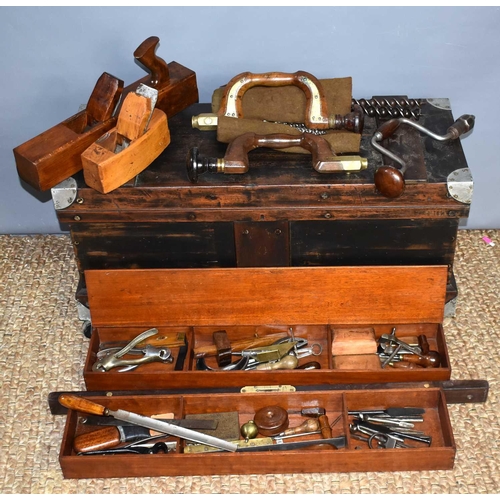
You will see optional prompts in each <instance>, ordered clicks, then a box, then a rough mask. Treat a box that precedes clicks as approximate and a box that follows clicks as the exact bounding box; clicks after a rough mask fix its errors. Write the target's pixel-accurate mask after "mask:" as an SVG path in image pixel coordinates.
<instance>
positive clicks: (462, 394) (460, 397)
mask: <svg viewBox="0 0 500 500" xmlns="http://www.w3.org/2000/svg"><path fill="white" fill-rule="evenodd" d="M417 388H420V389H428V388H440V389H442V390H443V392H444V395H445V397H446V404H449V405H451V404H466V403H470V404H475V403H485V402H486V401H487V400H488V392H489V383H488V381H487V380H435V381H428V382H397V383H386V384H331V385H313V386H309V387H303V386H296V389H297V390H298V391H302V390H309V391H325V390H327V391H329V392H335V391H347V390H351V391H359V390H383V391H386V390H388V389H417ZM106 392H108V391H98V390H97V391H78V392H76V393H75V394H76V395H77V396H81V397H82V398H93V397H103V396H105V395H106ZM189 392H190V393H193V394H200V393H206V389H196V388H191V389H190V391H189ZM217 392H219V393H223V394H227V393H231V392H238V393H239V392H240V388H238V387H221V388H219V390H218V391H217ZM61 394H67V392H50V393H49V395H48V398H47V402H48V405H49V409H50V412H51V414H52V415H66V414H67V413H68V409H67V408H65V407H64V406H62V405H61V404H60V403H59V396H60V395H61ZM169 394H186V390H185V389H156V390H139V389H137V390H134V391H130V390H129V391H113V393H112V395H114V396H122V397H125V398H130V397H132V396H161V395H169Z"/></svg>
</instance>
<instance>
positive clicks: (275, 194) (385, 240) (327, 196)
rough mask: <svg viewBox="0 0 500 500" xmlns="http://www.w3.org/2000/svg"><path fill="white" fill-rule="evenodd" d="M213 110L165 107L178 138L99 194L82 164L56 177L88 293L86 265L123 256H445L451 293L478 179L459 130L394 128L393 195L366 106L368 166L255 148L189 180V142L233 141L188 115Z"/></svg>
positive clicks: (435, 105)
mask: <svg viewBox="0 0 500 500" xmlns="http://www.w3.org/2000/svg"><path fill="white" fill-rule="evenodd" d="M420 102H421V107H420V116H419V121H418V123H419V124H420V125H423V126H425V127H427V128H428V129H432V130H438V131H444V130H446V129H447V127H449V126H450V125H451V124H452V123H453V121H454V120H453V117H452V112H451V110H450V109H449V103H448V101H447V100H446V99H429V100H421V101H420ZM209 110H210V105H209V104H195V105H192V106H190V107H188V108H187V109H185V110H184V111H182V112H180V113H179V114H177V115H176V116H174V117H172V118H171V119H169V127H170V131H171V144H170V146H169V147H168V148H167V149H166V150H165V151H164V152H163V153H162V154H161V155H160V157H159V158H158V159H157V160H155V161H154V162H153V163H152V164H151V165H150V166H149V167H148V168H147V169H146V170H145V171H143V172H142V173H141V174H139V175H138V176H137V177H136V178H135V179H134V180H133V182H130V183H128V184H126V185H124V186H123V187H121V188H119V189H116V190H115V191H112V192H110V193H108V194H101V193H99V192H97V191H95V190H93V189H91V188H88V187H86V185H85V182H84V180H83V175H82V173H81V172H80V173H79V174H76V175H75V176H74V181H73V182H72V183H63V186H57V187H56V188H54V189H53V196H54V201H55V205H56V208H57V216H58V218H59V221H60V222H61V223H62V224H67V225H69V228H70V230H71V237H72V241H73V244H74V249H75V254H76V258H77V262H78V266H79V269H80V272H81V276H82V282H81V285H80V287H79V293H78V296H79V299H80V300H81V302H82V303H84V304H86V301H87V297H86V289H85V282H84V280H83V275H84V272H85V271H87V270H97V269H102V270H104V269H123V268H133V269H137V268H139V269H153V268H165V269H167V268H235V267H269V266H271V267H287V266H291V267H304V266H364V265H376V266H378V265H381V266H384V265H445V266H448V279H447V300H446V302H447V303H450V301H452V299H454V298H455V297H456V295H457V290H456V284H455V281H454V278H453V258H454V252H455V244H456V235H457V229H458V225H459V222H460V218H464V217H467V215H468V213H469V203H470V193H471V189H472V187H471V185H472V183H471V182H469V183H467V182H465V183H464V182H461V181H460V178H461V177H460V175H459V174H463V173H464V172H465V173H467V172H468V169H467V163H466V160H465V157H464V154H463V151H462V147H461V144H460V141H459V140H456V141H451V142H447V143H445V144H442V143H440V142H437V141H434V140H432V139H431V138H430V137H427V136H425V135H423V134H420V133H419V132H418V131H417V130H414V129H412V128H410V127H401V130H399V131H396V133H395V134H394V135H393V136H392V137H391V138H390V139H388V140H387V141H386V143H387V147H388V148H389V149H390V150H391V151H392V152H393V153H395V154H398V155H400V156H401V157H402V158H403V159H405V160H408V159H410V161H408V170H407V172H406V174H405V177H406V190H405V192H404V194H403V196H400V197H399V198H396V199H388V198H386V197H384V196H382V195H380V194H379V193H378V192H377V191H376V189H375V187H374V182H373V175H374V171H375V169H376V168H377V167H379V166H380V165H382V164H383V163H384V162H385V163H387V162H386V161H384V160H383V158H382V155H381V154H379V153H378V152H377V151H375V150H374V149H373V148H372V147H371V145H370V140H371V138H372V136H373V133H374V131H375V130H376V128H377V127H378V126H379V124H380V123H382V122H380V121H379V120H378V119H377V118H376V117H370V116H365V124H364V130H363V134H362V139H361V147H360V153H359V154H360V155H361V156H362V157H366V158H367V159H368V169H366V170H363V171H360V172H352V173H340V174H326V175H325V174H321V173H318V172H316V171H315V170H314V169H313V168H312V167H311V161H310V156H309V155H304V154H293V153H283V152H280V151H275V150H269V149H258V150H255V151H252V152H251V153H250V155H249V160H250V168H249V171H248V172H247V173H245V174H244V175H221V174H213V173H207V174H206V175H204V176H203V177H200V178H199V180H198V183H196V184H193V183H191V182H190V181H189V179H188V176H187V171H186V157H187V156H188V153H189V151H190V149H191V148H193V147H197V148H198V150H199V153H200V154H202V155H206V156H209V157H222V156H224V152H225V149H226V144H222V143H220V142H218V141H217V139H216V133H215V132H211V131H200V130H197V129H193V128H192V126H191V119H192V117H193V116H194V115H198V114H200V113H203V112H207V111H209ZM457 179H458V181H457ZM464 186H465V188H464ZM464 192H465V193H468V194H465V195H463V193H464ZM451 305H453V302H451Z"/></svg>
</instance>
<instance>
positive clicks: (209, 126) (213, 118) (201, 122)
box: [191, 113, 218, 130]
mask: <svg viewBox="0 0 500 500" xmlns="http://www.w3.org/2000/svg"><path fill="white" fill-rule="evenodd" d="M217 121H218V120H217V115H216V114H215V113H201V114H199V115H197V116H193V117H192V118H191V125H192V127H193V128H197V129H199V130H217Z"/></svg>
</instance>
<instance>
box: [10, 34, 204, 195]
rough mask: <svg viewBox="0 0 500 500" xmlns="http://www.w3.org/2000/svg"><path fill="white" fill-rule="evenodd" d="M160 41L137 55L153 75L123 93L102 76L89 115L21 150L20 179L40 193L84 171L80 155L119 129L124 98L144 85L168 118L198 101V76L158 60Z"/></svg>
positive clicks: (150, 40) (147, 42)
mask: <svg viewBox="0 0 500 500" xmlns="http://www.w3.org/2000/svg"><path fill="white" fill-rule="evenodd" d="M159 41H160V40H159V38H158V37H156V36H152V37H149V38H148V39H146V40H145V41H144V42H142V43H141V45H140V46H139V47H138V48H137V49H136V50H135V52H134V58H135V60H136V62H137V63H138V64H139V65H140V66H142V67H143V68H145V69H146V70H147V71H148V73H149V75H148V76H145V77H144V78H141V79H140V80H138V81H136V82H134V83H132V84H130V85H129V86H127V87H125V88H123V87H124V84H123V81H122V80H120V79H118V78H116V77H114V76H112V75H110V74H108V73H103V75H102V76H101V77H100V78H99V80H98V81H97V83H96V86H95V88H94V91H93V92H92V94H91V96H90V99H89V101H88V103H87V106H86V108H85V109H84V110H82V111H80V112H78V113H77V114H75V115H73V116H71V117H70V118H68V119H67V120H64V121H63V122H61V123H59V124H58V125H56V126H54V127H52V128H50V129H49V130H46V131H45V132H43V133H41V134H40V135H38V136H36V137H34V138H33V139H30V140H29V141H27V142H25V143H24V144H21V145H20V146H18V147H16V148H15V149H14V157H15V160H16V166H17V171H18V174H19V177H20V178H21V179H22V180H24V181H25V182H27V183H28V184H29V185H30V186H32V187H34V188H35V189H37V190H38V191H46V190H48V189H51V188H52V187H54V186H55V185H57V184H59V183H60V182H61V181H63V180H65V179H67V178H68V177H70V176H71V175H73V174H75V173H76V172H78V171H79V170H81V169H82V162H81V154H82V153H83V152H84V151H85V150H86V149H87V148H88V147H89V146H90V145H91V144H92V143H94V142H95V141H96V140H97V139H98V138H99V137H101V136H102V135H103V134H105V133H106V132H108V131H109V130H111V129H112V128H113V127H115V126H116V124H117V120H118V115H119V111H120V108H121V106H122V104H120V103H119V100H120V97H121V99H122V100H121V103H123V102H124V101H125V97H126V95H127V94H129V93H130V92H135V90H136V89H137V88H138V86H139V85H140V84H141V83H142V84H145V85H147V86H149V87H152V88H154V89H156V90H157V92H158V97H157V103H156V108H157V109H159V110H162V111H163V112H164V113H165V114H166V115H167V116H168V117H171V116H173V115H175V114H176V113H178V112H179V111H182V110H183V109H185V108H186V107H188V106H190V105H191V104H194V103H196V102H198V87H197V84H196V74H195V73H194V71H191V70H190V69H188V68H185V67H184V66H182V65H180V64H178V63H176V62H175V61H173V62H171V63H169V64H167V63H166V62H165V61H164V60H163V59H161V58H160V57H158V56H157V55H156V49H157V46H158V44H159ZM117 104H118V106H117Z"/></svg>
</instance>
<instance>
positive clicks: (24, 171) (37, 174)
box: [14, 73, 123, 191]
mask: <svg viewBox="0 0 500 500" xmlns="http://www.w3.org/2000/svg"><path fill="white" fill-rule="evenodd" d="M122 91H123V81H122V80H120V79H118V78H115V77H114V76H112V75H110V74H109V73H103V74H102V75H101V77H100V78H99V80H97V83H96V85H95V87H94V90H93V92H92V94H91V96H90V99H89V101H88V103H87V106H86V108H85V109H84V110H82V111H80V112H79V113H77V114H76V115H73V116H72V117H70V118H68V119H67V120H65V121H63V122H61V123H59V124H58V125H56V126H55V127H52V128H50V129H49V130H46V131H45V132H43V133H41V134H40V135H37V136H36V137H34V138H33V139H30V140H29V141H27V142H25V143H24V144H21V145H20V146H18V147H17V148H15V149H14V157H15V160H16V165H17V171H18V173H19V177H21V179H23V180H25V181H26V182H27V183H28V184H30V185H31V186H33V187H34V188H35V189H37V190H39V191H46V190H47V189H50V188H51V187H54V186H55V185H56V184H59V182H61V181H63V180H64V179H67V178H68V177H70V176H71V175H73V174H75V173H76V172H78V171H79V170H81V168H82V165H81V160H80V156H81V154H82V152H83V151H85V149H86V148H88V147H89V146H90V144H92V143H93V142H94V141H95V140H96V139H97V138H98V137H100V136H101V135H102V134H103V133H104V132H106V130H109V129H110V127H112V126H113V124H114V118H113V111H114V110H115V108H116V105H117V103H118V100H119V99H120V96H121V93H122Z"/></svg>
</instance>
